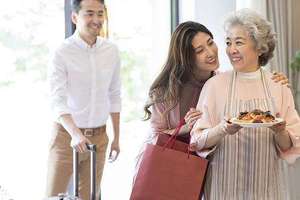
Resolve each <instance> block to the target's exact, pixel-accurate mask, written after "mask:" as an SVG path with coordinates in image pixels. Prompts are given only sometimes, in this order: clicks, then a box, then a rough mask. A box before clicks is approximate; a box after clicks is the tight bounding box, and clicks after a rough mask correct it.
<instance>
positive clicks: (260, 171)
mask: <svg viewBox="0 0 300 200" xmlns="http://www.w3.org/2000/svg"><path fill="white" fill-rule="evenodd" d="M260 72H261V81H262V84H263V89H264V93H265V96H264V97H260V98H255V97H254V98H253V99H249V100H241V99H239V96H238V84H237V80H236V77H237V73H236V72H233V73H232V77H231V82H230V85H229V86H230V87H229V92H228V97H227V102H226V106H225V109H224V116H228V117H233V116H238V115H239V113H240V112H242V111H251V110H254V109H261V110H263V111H267V110H269V111H271V113H272V114H273V115H274V113H275V112H276V110H275V109H276V108H275V104H274V99H273V98H272V96H271V93H270V90H269V87H268V85H267V82H266V81H265V75H264V72H263V70H260ZM281 177H282V175H281V167H280V162H279V158H278V156H277V153H276V149H275V143H274V138H273V133H272V131H271V130H270V129H269V128H242V129H241V130H240V131H239V132H238V133H236V134H234V135H227V136H225V137H224V138H223V139H222V141H221V142H220V144H219V146H218V148H217V149H216V151H215V152H214V154H213V155H212V157H211V161H210V166H209V170H208V178H207V180H206V181H207V184H206V186H205V199H206V200H221V199H222V200H247V199H249V200H286V197H284V192H283V189H282V188H283V186H282V185H281V184H282V181H281Z"/></svg>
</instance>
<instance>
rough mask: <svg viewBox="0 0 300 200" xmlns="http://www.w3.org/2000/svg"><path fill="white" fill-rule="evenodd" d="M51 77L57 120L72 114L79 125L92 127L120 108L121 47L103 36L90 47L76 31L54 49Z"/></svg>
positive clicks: (53, 106) (51, 96)
mask: <svg viewBox="0 0 300 200" xmlns="http://www.w3.org/2000/svg"><path fill="white" fill-rule="evenodd" d="M48 80H49V86H50V101H51V107H52V110H53V111H54V117H55V119H56V120H57V119H58V118H59V117H60V116H61V115H63V114H71V115H72V118H73V120H74V122H75V124H76V125H77V126H78V127H79V128H93V127H99V126H102V125H104V124H105V123H106V121H107V118H108V116H109V113H112V112H114V113H116V112H120V110H121V80H120V57H119V51H118V49H117V47H116V46H115V45H113V44H112V43H110V42H109V41H108V40H106V39H104V38H101V37H97V41H96V43H95V44H94V45H93V46H92V47H90V46H89V45H88V44H87V43H86V42H85V41H83V40H82V39H81V38H80V36H79V34H78V33H77V32H75V33H74V34H73V35H72V36H71V37H69V38H67V39H66V40H65V41H64V42H63V44H62V45H61V46H60V47H59V48H58V49H57V50H56V52H55V53H54V55H53V58H52V60H51V62H50V65H49V70H48Z"/></svg>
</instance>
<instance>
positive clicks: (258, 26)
mask: <svg viewBox="0 0 300 200" xmlns="http://www.w3.org/2000/svg"><path fill="white" fill-rule="evenodd" d="M236 25H240V26H242V27H243V28H245V30H246V31H247V32H248V34H249V36H250V38H252V40H253V41H254V43H255V45H256V49H257V50H258V51H259V53H260V56H259V58H258V64H259V65H260V66H264V65H266V64H267V63H268V61H269V60H270V59H271V58H272V57H273V51H274V48H275V44H276V39H275V33H274V31H273V30H272V26H271V23H270V22H268V21H267V20H266V19H264V17H262V16H261V15H259V14H258V13H256V12H255V11H252V10H250V9H241V10H239V11H236V12H234V13H231V14H230V15H229V16H228V17H227V18H226V19H225V23H224V28H225V31H226V32H227V31H228V30H229V29H230V28H231V27H233V26H236Z"/></svg>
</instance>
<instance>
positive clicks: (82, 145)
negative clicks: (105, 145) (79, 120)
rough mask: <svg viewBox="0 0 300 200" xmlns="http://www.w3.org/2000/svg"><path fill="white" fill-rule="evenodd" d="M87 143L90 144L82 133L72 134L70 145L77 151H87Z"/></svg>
mask: <svg viewBox="0 0 300 200" xmlns="http://www.w3.org/2000/svg"><path fill="white" fill-rule="evenodd" d="M87 144H92V143H91V142H90V141H89V139H87V138H86V137H85V136H84V135H82V133H78V134H75V135H73V136H72V140H71V147H72V148H74V149H75V150H76V151H77V152H79V153H83V152H86V151H87V146H86V145H87Z"/></svg>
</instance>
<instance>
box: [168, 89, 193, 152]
mask: <svg viewBox="0 0 300 200" xmlns="http://www.w3.org/2000/svg"><path fill="white" fill-rule="evenodd" d="M197 94H198V93H197V92H194V94H193V98H192V101H191V105H194V104H195V102H196V101H197ZM183 125H185V119H184V118H182V119H181V120H180V121H179V123H178V125H177V126H176V128H175V130H174V132H173V134H172V135H171V137H170V138H169V139H168V141H167V142H166V143H165V145H164V146H163V148H164V149H165V148H166V147H167V146H168V145H169V144H171V148H173V147H174V144H175V141H176V138H177V136H178V135H179V131H180V129H181V127H182V126H183ZM190 140H191V138H190V139H189V143H190ZM187 150H188V157H189V156H190V148H189V147H188V149H187Z"/></svg>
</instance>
